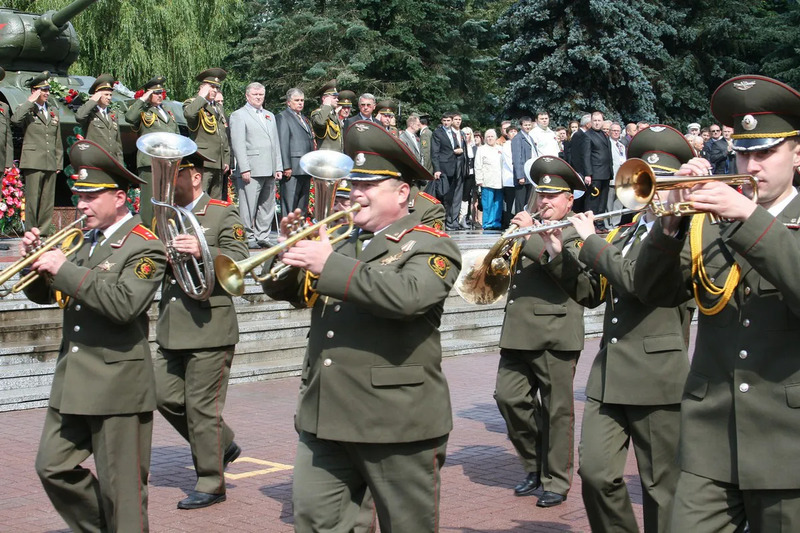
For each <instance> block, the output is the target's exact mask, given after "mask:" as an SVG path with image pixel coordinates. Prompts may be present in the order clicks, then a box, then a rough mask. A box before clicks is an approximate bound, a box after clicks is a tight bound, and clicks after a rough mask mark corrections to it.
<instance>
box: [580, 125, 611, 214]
mask: <svg viewBox="0 0 800 533" xmlns="http://www.w3.org/2000/svg"><path fill="white" fill-rule="evenodd" d="M612 168H613V160H612V158H611V142H610V141H609V140H608V136H606V134H605V133H603V113H601V112H600V111H595V112H594V113H592V127H591V128H590V129H589V130H587V131H586V144H585V146H584V150H583V169H584V174H583V180H584V182H585V183H586V188H587V190H588V193H587V194H586V200H585V202H584V207H585V208H586V210H587V211H592V212H593V213H594V214H599V213H605V212H606V206H607V204H608V187H609V182H610V181H611V178H612V174H611V173H612ZM597 225H598V227H600V228H602V227H603V223H602V222H601V221H598V222H597Z"/></svg>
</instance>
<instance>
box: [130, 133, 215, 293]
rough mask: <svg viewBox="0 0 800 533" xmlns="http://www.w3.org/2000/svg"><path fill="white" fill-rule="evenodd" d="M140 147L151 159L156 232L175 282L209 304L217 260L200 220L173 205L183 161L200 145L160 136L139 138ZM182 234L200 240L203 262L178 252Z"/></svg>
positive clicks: (168, 134)
mask: <svg viewBox="0 0 800 533" xmlns="http://www.w3.org/2000/svg"><path fill="white" fill-rule="evenodd" d="M136 147H137V148H138V149H139V150H141V152H142V153H144V154H146V155H149V156H150V158H151V166H152V169H153V194H154V195H155V196H156V198H152V199H151V201H152V202H153V211H154V213H155V219H156V232H157V233H158V237H159V238H160V239H161V240H162V241H163V242H164V246H165V247H166V249H167V257H169V260H170V263H171V264H172V272H173V274H174V275H175V280H176V281H177V282H178V284H179V285H180V287H181V289H183V291H184V292H185V293H186V294H187V295H189V297H191V298H194V299H195V300H205V299H207V298H208V297H209V296H210V295H211V292H212V291H213V290H214V279H215V277H214V260H213V258H212V257H211V252H210V251H209V249H208V243H207V242H206V238H205V235H204V234H203V228H202V227H201V226H200V223H199V222H198V221H197V217H195V216H194V214H193V213H192V212H191V211H189V210H188V209H186V208H184V207H181V206H176V205H173V203H174V199H173V195H174V194H175V181H176V180H177V179H178V172H179V171H180V162H181V159H182V158H184V157H186V156H187V155H190V154H193V153H194V152H195V151H197V145H196V144H195V143H194V141H192V140H191V139H189V138H187V137H183V136H182V135H177V134H175V133H169V132H158V133H148V134H147V135H142V136H141V137H139V140H137V141H136ZM142 201H144V199H142ZM182 234H188V235H193V236H195V237H196V238H197V240H198V242H199V243H200V254H201V258H200V260H198V259H196V258H195V257H194V256H192V255H189V254H183V253H180V252H177V251H176V250H175V248H174V247H173V245H172V243H173V240H174V239H175V237H177V236H178V235H182Z"/></svg>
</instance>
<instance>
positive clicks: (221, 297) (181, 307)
mask: <svg viewBox="0 0 800 533" xmlns="http://www.w3.org/2000/svg"><path fill="white" fill-rule="evenodd" d="M192 213H194V215H195V216H196V217H197V222H198V223H199V224H200V225H201V226H202V227H203V229H204V233H203V234H204V235H205V238H206V243H207V244H208V250H209V252H210V253H211V257H212V258H215V257H217V256H218V255H220V254H225V255H227V256H228V257H230V258H231V259H233V260H234V261H240V260H242V259H244V258H246V257H248V255H249V254H248V251H247V246H246V245H245V241H244V227H243V226H242V221H241V219H240V218H239V211H238V210H237V209H236V206H235V205H233V204H231V203H229V202H223V201H220V200H212V199H211V198H209V196H208V195H207V194H205V193H204V194H203V196H201V197H200V198H199V199H198V202H197V204H196V205H195V206H194V207H193V208H192ZM161 290H162V293H161V302H160V304H159V310H160V313H159V317H158V324H157V326H156V341H157V342H158V344H159V346H161V347H162V348H166V349H167V350H191V349H196V348H216V347H218V346H231V345H233V344H236V343H237V342H238V341H239V324H238V322H237V320H236V308H235V307H234V305H233V301H232V299H231V297H230V295H229V294H228V293H226V292H225V291H224V290H223V289H222V287H221V286H220V285H219V284H218V283H215V286H214V290H213V292H212V293H211V296H209V297H208V299H207V300H203V301H199V300H195V299H194V298H190V297H189V296H188V295H187V294H186V293H185V292H183V290H182V289H181V286H180V285H178V283H177V282H176V281H175V279H174V275H173V273H172V268H171V267H169V268H168V269H167V274H166V276H164V284H163V287H162V289H161Z"/></svg>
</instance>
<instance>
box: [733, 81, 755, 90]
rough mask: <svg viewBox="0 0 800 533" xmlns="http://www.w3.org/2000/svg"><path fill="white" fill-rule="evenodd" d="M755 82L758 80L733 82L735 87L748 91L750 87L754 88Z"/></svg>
mask: <svg viewBox="0 0 800 533" xmlns="http://www.w3.org/2000/svg"><path fill="white" fill-rule="evenodd" d="M755 84H756V82H754V81H735V82H733V87H734V88H735V89H739V90H740V91H746V90H748V89H752V88H753V87H754V86H755Z"/></svg>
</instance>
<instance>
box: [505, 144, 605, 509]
mask: <svg viewBox="0 0 800 533" xmlns="http://www.w3.org/2000/svg"><path fill="white" fill-rule="evenodd" d="M529 176H530V178H531V179H532V180H533V182H534V183H535V184H536V199H535V202H534V207H533V210H534V211H539V212H540V213H541V215H540V216H541V219H542V222H543V223H545V224H546V223H547V222H555V221H561V220H564V219H565V218H566V217H568V216H572V215H573V213H572V210H571V209H572V202H573V199H574V198H575V197H576V196H581V195H582V194H583V192H584V191H585V185H584V183H583V180H581V178H580V176H579V175H578V173H577V172H575V171H574V170H573V169H572V167H570V166H569V165H568V164H567V163H566V162H565V161H563V160H562V159H559V158H557V157H549V156H545V157H540V158H538V159H536V160H535V161H534V162H533V164H532V165H531V167H530V171H529ZM512 222H513V223H514V224H517V225H518V226H520V227H521V228H524V227H528V226H531V225H533V224H534V221H533V219H532V217H531V214H530V213H529V212H528V211H526V210H524V209H523V210H522V211H520V212H519V213H517V214H516V215H515V216H514V219H513V220H512ZM553 233H556V235H558V233H561V234H562V238H563V241H564V246H563V249H564V252H565V253H564V254H562V253H560V250H558V252H557V251H556V250H555V247H554V245H553V244H552V241H553V240H554V239H552V238H545V237H544V236H543V235H541V234H534V235H531V236H529V237H528V238H527V240H526V241H525V242H524V243H523V244H522V245H521V249H520V245H519V244H517V245H516V246H515V249H514V252H512V253H513V255H516V256H517V257H516V258H513V257H512V263H511V269H512V272H513V275H512V277H511V289H510V290H509V293H508V303H507V304H506V314H505V319H504V320H503V329H502V332H501V334H500V364H499V367H498V369H497V384H496V388H495V401H496V402H497V406H498V408H499V409H500V413H501V414H502V415H503V419H504V420H505V422H506V426H507V428H508V436H509V438H510V439H511V442H512V444H513V445H514V448H515V449H516V450H517V454H518V455H519V457H520V460H521V461H522V465H523V467H524V468H525V471H526V472H527V476H526V477H525V479H524V480H523V481H522V482H521V483H519V484H518V485H517V486H516V487H514V494H516V495H517V496H526V495H528V494H532V493H533V491H534V490H536V489H537V488H538V487H539V486H540V485H541V486H542V487H543V492H542V495H541V496H540V497H539V499H538V501H537V502H536V505H538V506H539V507H552V506H555V505H560V504H561V503H563V502H564V501H565V500H566V499H567V493H568V492H569V488H570V485H571V483H572V468H573V439H574V420H575V416H574V405H573V390H572V378H573V376H574V374H575V365H576V363H577V362H578V356H579V355H580V353H581V350H582V349H583V341H584V326H583V307H582V306H581V305H579V304H577V303H576V302H575V301H574V300H572V299H570V296H569V294H580V295H585V294H587V293H588V292H589V291H591V290H592V280H591V277H590V276H589V274H588V273H586V272H584V271H583V270H582V269H570V270H567V269H566V268H564V265H565V262H564V260H563V255H565V254H566V253H569V254H574V255H577V254H578V252H579V251H580V246H581V244H582V241H581V239H580V238H579V236H578V233H577V232H576V231H575V229H574V228H572V227H567V228H565V229H563V230H562V231H559V230H553ZM555 240H557V239H555ZM559 244H560V242H559ZM570 264H571V263H570ZM556 279H560V280H561V285H559V284H557V283H556V282H555V280H556ZM562 285H563V286H566V287H569V292H567V291H566V290H565V289H564V288H562ZM537 393H539V394H540V396H541V409H539V406H538V405H537V404H536V401H535V398H536V395H537Z"/></svg>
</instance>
